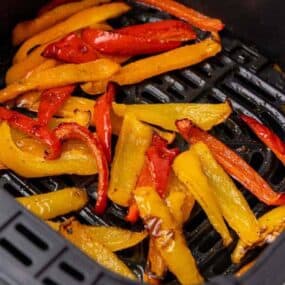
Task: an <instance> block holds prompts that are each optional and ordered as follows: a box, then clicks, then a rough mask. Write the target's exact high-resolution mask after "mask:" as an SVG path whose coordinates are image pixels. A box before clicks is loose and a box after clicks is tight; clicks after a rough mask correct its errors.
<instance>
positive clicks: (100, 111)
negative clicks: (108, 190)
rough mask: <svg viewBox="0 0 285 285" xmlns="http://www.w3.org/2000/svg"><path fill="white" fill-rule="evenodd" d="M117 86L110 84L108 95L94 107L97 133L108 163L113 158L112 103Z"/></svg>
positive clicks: (102, 97)
mask: <svg viewBox="0 0 285 285" xmlns="http://www.w3.org/2000/svg"><path fill="white" fill-rule="evenodd" d="M115 95H116V86H115V85H114V84H113V83H111V82H110V83H109V84H108V86H107V90H106V93H105V94H104V95H103V96H101V97H100V98H99V99H97V100H96V103H95V106H94V114H95V115H94V117H93V121H94V125H95V127H96V133H97V135H98V138H99V140H100V142H101V145H102V147H103V150H104V153H105V156H106V158H107V161H108V162H110V161H111V159H112V157H111V147H112V146H111V138H112V122H111V109H112V102H113V100H114V99H115Z"/></svg>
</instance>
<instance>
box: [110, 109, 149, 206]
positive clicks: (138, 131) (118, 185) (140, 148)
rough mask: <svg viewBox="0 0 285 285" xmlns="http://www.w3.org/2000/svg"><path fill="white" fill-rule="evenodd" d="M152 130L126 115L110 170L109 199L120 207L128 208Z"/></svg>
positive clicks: (132, 116) (131, 115)
mask: <svg viewBox="0 0 285 285" xmlns="http://www.w3.org/2000/svg"><path fill="white" fill-rule="evenodd" d="M152 134H153V131H152V128H151V127H149V126H146V125H144V124H143V123H140V122H139V121H137V120H136V118H135V116H134V115H133V114H126V115H125V118H124V121H123V125H122V129H121V132H120V135H119V140H118V142H117V145H116V150H115V156H114V159H113V163H112V168H111V180H110V185H109V190H108V196H109V198H110V199H111V200H112V201H113V202H114V203H116V204H119V205H121V206H125V207H127V206H129V205H130V202H131V198H132V191H133V190H134V188H135V186H136V183H137V179H138V177H139V174H140V172H141V169H142V167H143V164H144V160H145V152H146V150H147V149H148V147H149V146H150V144H151V140H152Z"/></svg>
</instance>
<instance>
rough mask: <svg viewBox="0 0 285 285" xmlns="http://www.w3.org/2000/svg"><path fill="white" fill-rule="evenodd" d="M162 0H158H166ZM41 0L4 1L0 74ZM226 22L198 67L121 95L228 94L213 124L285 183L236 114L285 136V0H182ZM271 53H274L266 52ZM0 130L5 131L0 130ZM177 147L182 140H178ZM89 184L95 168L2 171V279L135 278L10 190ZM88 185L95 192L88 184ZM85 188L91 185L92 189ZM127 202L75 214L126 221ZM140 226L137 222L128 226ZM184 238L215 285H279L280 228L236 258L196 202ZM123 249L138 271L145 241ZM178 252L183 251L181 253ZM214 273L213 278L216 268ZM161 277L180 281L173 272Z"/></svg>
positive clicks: (149, 98)
mask: <svg viewBox="0 0 285 285" xmlns="http://www.w3.org/2000/svg"><path fill="white" fill-rule="evenodd" d="M162 1H163V0H162ZM43 2H44V1H35V0H29V1H28V0H26V1H17V0H10V1H5V3H1V7H0V19H1V27H0V35H1V44H0V71H1V74H0V78H1V85H2V87H3V84H4V83H3V78H4V74H5V71H6V69H7V67H8V66H9V65H10V61H11V57H12V55H13V52H14V50H13V49H12V48H11V45H10V39H9V36H10V32H11V29H12V27H13V25H14V24H15V23H16V22H19V21H20V20H23V19H26V18H29V17H32V16H33V15H34V14H33V13H34V12H35V11H36V10H37V9H38V7H39V6H40V5H41V4H43ZM183 2H184V3H185V4H189V5H190V4H191V6H193V7H194V8H196V9H198V10H199V11H201V12H204V13H206V14H208V15H210V16H215V17H220V18H221V19H223V21H224V22H225V23H226V27H227V28H226V30H225V31H223V32H222V34H221V35H222V40H223V51H222V53H220V54H219V55H217V56H216V57H214V58H210V59H209V60H207V61H206V62H203V63H201V64H198V65H196V66H193V67H190V68H186V69H184V70H178V71H175V72H170V73H168V74H165V75H162V76H158V77H155V78H152V79H150V80H146V81H144V82H142V83H141V84H137V85H135V86H129V87H124V88H121V90H120V96H118V98H119V100H120V101H122V102H124V103H159V102H163V103H169V102H211V103H216V102H221V101H224V100H226V99H228V100H230V102H231V103H232V106H233V108H234V110H235V112H234V114H233V115H232V116H231V117H230V118H229V119H228V120H227V121H226V122H225V123H224V124H222V125H220V126H218V127H216V128H215V129H214V130H213V133H214V134H215V136H217V137H219V138H220V139H221V140H222V141H224V142H225V143H226V144H227V145H229V146H230V147H231V148H232V149H234V150H235V151H237V153H239V154H240V155H241V156H242V157H243V158H245V159H246V160H247V161H248V162H249V163H250V165H252V166H253V167H254V168H255V169H256V170H258V171H259V173H260V174H261V175H262V176H263V177H264V178H265V179H266V180H267V181H268V182H269V183H270V184H271V185H272V187H273V188H274V189H275V190H276V191H277V192H282V191H283V192H284V191H285V175H284V174H285V171H284V166H283V165H282V164H281V163H280V162H279V161H278V160H277V159H276V157H275V156H274V154H272V152H271V151H270V150H269V149H268V148H266V147H265V146H264V145H263V144H262V143H261V142H260V141H259V140H258V139H257V138H256V137H255V136H254V135H253V134H252V133H251V132H250V131H249V129H248V128H247V127H246V126H245V125H244V124H243V123H242V122H241V121H240V120H239V119H238V116H237V115H238V113H239V112H242V113H245V114H248V115H250V116H253V117H255V118H258V119H260V120H261V121H262V122H264V123H265V124H266V125H268V126H270V128H271V129H272V130H274V131H275V132H276V133H277V134H278V135H279V136H280V137H281V138H282V139H283V140H285V115H284V112H285V76H284V75H283V74H282V73H281V72H280V71H279V69H278V68H276V66H275V65H274V64H273V62H278V63H279V64H280V66H282V65H283V66H284V67H285V25H284V24H283V20H284V19H283V17H282V16H284V10H283V9H282V8H285V4H284V2H283V1H282V0H274V1H269V0H263V1H260V0H250V1H249V0H228V1H210V0H192V1H183ZM130 3H131V4H132V5H134V6H135V9H133V10H132V11H131V12H129V13H128V14H126V15H124V16H122V17H121V18H119V19H116V20H114V21H113V22H112V24H114V25H116V26H122V25H128V24H134V23H142V22H148V21H154V20H157V19H160V18H168V17H169V16H168V15H166V14H164V13H161V12H158V11H156V10H154V9H151V8H147V7H145V6H141V5H135V4H134V2H133V1H130ZM269 58H270V60H269ZM0 139H1V138H0ZM177 143H178V144H180V146H181V147H182V148H183V144H184V147H185V143H183V142H182V141H179V140H178V141H177ZM74 185H75V186H80V187H86V188H87V190H90V193H91V190H92V189H94V186H96V180H95V179H94V177H75V176H62V177H56V178H41V179H28V180H27V179H24V178H21V177H19V176H17V175H16V174H14V173H12V172H9V171H5V172H0V188H1V191H0V284H5V285H16V284H17V285H32V284H45V285H103V284H104V285H119V284H121V285H123V284H126V285H127V284H138V283H135V282H132V281H129V280H126V279H124V278H122V277H119V276H117V275H115V274H113V273H111V272H109V271H107V270H106V269H104V268H102V267H101V266H99V265H97V264H95V263H94V262H93V261H91V260H90V259H89V258H88V257H87V256H85V255H84V254H83V253H81V252H80V251H79V250H78V249H77V248H75V247H74V246H72V245H71V244H70V243H69V242H67V241H66V240H64V239H63V238H61V237H60V236H59V235H58V234H57V233H55V232H53V231H52V230H51V229H50V228H49V227H48V226H47V225H45V224H44V223H43V222H41V221H40V220H38V219H37V218H35V217H34V216H33V215H32V214H30V213H29V212H28V211H26V210H25V209H24V208H22V207H21V206H20V205H19V204H17V203H16V202H15V200H14V198H13V197H11V196H16V197H17V196H27V195H31V194H35V193H41V192H43V191H44V192H48V191H54V190H56V189H58V188H62V187H65V186H74ZM240 189H242V191H243V193H244V195H245V197H246V199H247V200H248V202H249V204H250V206H251V208H252V209H253V211H254V212H255V214H256V215H257V216H260V215H262V214H264V213H265V212H266V211H268V210H269V208H268V207H267V206H265V205H264V204H262V203H260V202H259V201H258V200H257V199H256V198H255V197H253V196H252V195H251V194H250V193H249V192H248V191H245V189H243V188H242V187H240ZM92 192H93V191H92ZM90 195H91V196H92V195H94V194H90ZM124 216H125V210H124V209H122V208H120V207H118V206H116V205H113V204H111V203H110V206H109V207H108V210H107V212H106V213H105V214H104V216H103V217H99V216H96V215H95V214H94V213H92V211H91V203H90V205H88V206H87V207H86V208H85V209H83V210H82V211H81V212H80V213H79V214H78V219H80V220H81V221H82V222H85V223H87V224H93V225H116V226H121V227H123V228H129V229H130V225H129V224H127V223H126V222H125V221H124ZM140 227H141V225H136V226H133V227H132V228H133V229H134V230H137V229H140ZM184 232H185V237H186V240H187V243H188V245H189V247H190V248H191V251H192V253H193V255H194V257H195V259H196V261H197V264H198V267H199V269H200V271H201V273H202V274H203V276H204V277H205V278H208V280H209V283H208V284H213V285H225V284H226V285H234V284H235V285H241V284H244V285H267V284H270V285H282V284H285V270H284V256H285V235H281V236H280V237H279V238H278V240H277V241H276V242H274V243H273V245H271V246H269V247H268V248H266V249H264V248H262V249H257V250H254V251H251V253H250V254H249V255H247V257H246V258H245V260H244V262H243V263H242V264H241V265H239V266H236V265H233V264H232V263H231V260H230V253H231V251H232V250H233V248H234V244H235V243H234V244H233V245H231V246H230V248H224V247H223V246H222V242H221V240H220V238H219V236H218V234H217V233H216V232H215V231H214V230H213V228H212V226H211V224H210V223H209V222H208V220H207V218H206V216H205V214H204V213H203V211H202V210H201V209H200V208H199V207H196V208H195V209H194V212H193V214H192V216H191V218H190V221H189V222H188V223H187V224H186V225H185V228H184ZM261 252H262V254H261V256H260V257H259V259H258V261H257V263H256V265H255V266H254V267H253V268H252V269H251V270H250V271H249V272H248V273H246V274H245V275H244V276H243V277H242V278H241V279H239V280H238V279H236V278H234V277H233V275H232V274H233V273H234V272H236V271H237V270H238V269H239V268H240V267H242V266H243V265H244V264H246V263H248V262H249V261H251V260H253V259H254V258H255V257H256V256H257V255H259V254H260V253H261ZM119 255H120V257H121V258H122V259H123V260H124V261H125V262H126V263H127V264H128V265H129V266H130V268H131V269H133V271H134V272H135V273H136V275H137V276H138V277H141V276H142V269H143V264H144V263H145V248H144V245H143V244H142V245H139V246H136V247H135V248H133V249H130V250H126V251H122V252H120V253H119ZM177 260H178V261H179V257H177ZM217 276H218V277H217ZM165 284H167V285H175V284H178V283H177V281H176V280H175V278H174V277H173V276H172V275H171V274H169V275H168V276H167V280H166V282H165Z"/></svg>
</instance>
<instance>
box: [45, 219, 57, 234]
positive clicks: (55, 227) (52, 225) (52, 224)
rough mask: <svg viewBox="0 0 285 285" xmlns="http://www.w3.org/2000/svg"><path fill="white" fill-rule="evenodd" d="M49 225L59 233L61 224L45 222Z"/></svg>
mask: <svg viewBox="0 0 285 285" xmlns="http://www.w3.org/2000/svg"><path fill="white" fill-rule="evenodd" d="M45 222H46V224H47V225H49V226H50V227H51V228H52V229H53V230H54V231H56V232H58V231H59V229H60V224H61V223H59V222H52V221H45Z"/></svg>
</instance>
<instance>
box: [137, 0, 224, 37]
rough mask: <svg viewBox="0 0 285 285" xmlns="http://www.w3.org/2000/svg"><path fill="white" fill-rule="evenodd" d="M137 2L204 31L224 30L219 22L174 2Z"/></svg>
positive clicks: (153, 0)
mask: <svg viewBox="0 0 285 285" xmlns="http://www.w3.org/2000/svg"><path fill="white" fill-rule="evenodd" d="M137 2H140V3H143V4H147V5H150V6H152V7H154V8H157V9H159V10H162V11H164V12H166V13H169V14H170V15H173V16H175V17H177V18H179V19H182V20H184V21H186V22H188V23H189V24H191V25H193V26H195V27H197V28H199V29H201V30H204V31H210V32H215V31H220V30H222V29H223V28H224V24H223V23H222V21H221V20H219V19H214V18H209V17H207V16H205V15H203V14H201V13H199V12H197V11H195V10H194V9H191V8H190V7H186V6H185V5H183V4H181V3H178V2H177V1H174V0H164V1H159V0H137Z"/></svg>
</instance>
